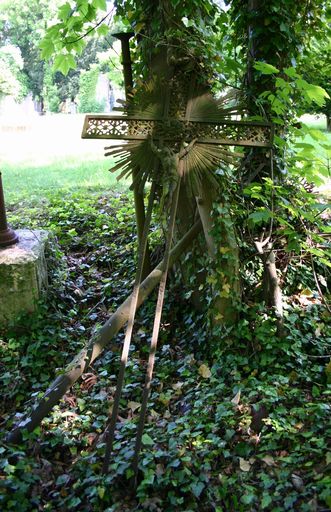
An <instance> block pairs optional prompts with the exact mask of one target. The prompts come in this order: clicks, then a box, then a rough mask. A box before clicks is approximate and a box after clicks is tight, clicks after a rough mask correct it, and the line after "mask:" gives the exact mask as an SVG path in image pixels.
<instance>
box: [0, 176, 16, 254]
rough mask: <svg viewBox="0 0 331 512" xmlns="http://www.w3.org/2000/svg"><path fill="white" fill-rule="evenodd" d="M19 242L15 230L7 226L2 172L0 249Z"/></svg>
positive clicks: (0, 188) (0, 178)
mask: <svg viewBox="0 0 331 512" xmlns="http://www.w3.org/2000/svg"><path fill="white" fill-rule="evenodd" d="M16 242H18V236H17V234H16V233H15V231H14V230H12V229H10V228H9V227H8V224H7V215H6V207H5V198H4V194H3V187H2V177H1V172H0V247H7V246H8V245H13V244H16Z"/></svg>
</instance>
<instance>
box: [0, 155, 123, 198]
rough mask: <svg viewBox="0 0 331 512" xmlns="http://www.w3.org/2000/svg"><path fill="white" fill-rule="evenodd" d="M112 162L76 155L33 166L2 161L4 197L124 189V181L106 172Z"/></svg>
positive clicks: (27, 196) (29, 196)
mask: <svg viewBox="0 0 331 512" xmlns="http://www.w3.org/2000/svg"><path fill="white" fill-rule="evenodd" d="M112 163H113V161H112V160H111V159H109V158H108V159H106V158H104V159H102V160H101V159H100V160H85V159H79V158H78V157H77V156H76V157H67V158H65V159H61V160H58V161H53V162H51V163H50V164H43V165H35V166H33V165H31V163H30V162H29V163H26V164H25V163H24V162H20V163H19V164H10V163H5V164H3V165H2V176H3V184H4V188H5V191H6V198H7V200H8V201H15V200H16V199H21V198H33V197H39V196H40V197H42V196H43V195H47V193H49V192H52V191H56V190H63V191H64V192H65V191H69V190H70V191H74V190H78V189H79V190H82V189H86V191H91V190H104V191H114V190H125V189H126V188H127V187H128V183H127V182H123V181H121V182H118V181H117V180H116V176H115V175H114V174H113V173H111V172H110V171H109V168H110V167H111V165H112Z"/></svg>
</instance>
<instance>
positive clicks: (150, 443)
mask: <svg viewBox="0 0 331 512" xmlns="http://www.w3.org/2000/svg"><path fill="white" fill-rule="evenodd" d="M142 443H143V444H145V445H146V446H153V444H154V441H153V439H152V438H151V437H150V436H149V435H148V434H144V435H143V436H142Z"/></svg>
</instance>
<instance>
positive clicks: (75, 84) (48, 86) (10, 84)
mask: <svg viewBox="0 0 331 512" xmlns="http://www.w3.org/2000/svg"><path fill="white" fill-rule="evenodd" d="M60 5H61V1H60V0H52V1H51V2H48V1H40V2H39V1H37V0H33V1H32V2H30V3H29V5H27V3H26V2H24V1H23V0H14V1H4V2H1V5H0V49H2V50H1V57H0V62H1V63H3V64H1V73H0V79H1V80H2V86H1V88H2V94H3V95H10V96H12V97H14V98H15V99H17V100H20V99H22V98H23V97H24V96H26V95H27V94H28V93H31V94H32V97H33V99H34V100H37V101H39V102H40V104H41V106H42V108H45V109H46V110H49V111H51V112H58V111H59V108H60V104H61V103H63V102H64V101H66V100H71V99H72V98H76V97H77V96H78V92H79V77H80V72H81V71H88V70H89V69H90V66H91V65H94V66H96V67H97V68H98V70H99V72H103V73H106V74H107V73H110V72H111V75H112V76H111V79H112V80H113V82H114V84H116V85H118V84H119V85H121V73H120V70H119V69H118V70H117V69H116V67H117V66H118V67H119V59H118V56H117V55H116V54H114V53H113V54H111V55H109V59H108V62H107V63H105V58H104V53H105V52H107V51H109V49H110V47H111V45H112V42H113V38H111V37H107V38H105V37H103V36H102V35H100V34H99V37H98V38H93V39H90V40H89V41H88V42H87V44H86V46H85V48H84V53H83V54H81V55H80V56H79V57H78V58H77V62H76V63H75V64H74V66H73V67H74V69H71V70H70V72H69V73H67V74H66V76H65V75H64V74H63V73H61V72H59V71H56V70H54V68H53V60H54V57H52V58H51V59H47V60H44V61H43V60H42V59H41V49H40V43H41V41H42V40H43V38H44V37H45V34H46V28H47V26H48V25H50V24H51V23H53V21H54V19H56V13H57V10H58V8H59V7H60ZM108 32H109V30H108V28H107V31H106V32H105V31H104V34H106V35H107V34H108ZM9 55H11V57H9ZM99 55H100V58H101V60H100V59H99ZM111 70H112V71H111ZM62 71H63V69H62ZM94 93H95V91H94V90H91V91H90V92H89V94H90V95H92V96H93V94H94ZM93 101H94V102H95V98H94V96H93ZM91 106H92V105H90V107H91ZM92 110H93V109H92ZM84 111H86V110H84Z"/></svg>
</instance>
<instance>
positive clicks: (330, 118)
mask: <svg viewBox="0 0 331 512" xmlns="http://www.w3.org/2000/svg"><path fill="white" fill-rule="evenodd" d="M326 129H327V131H328V132H331V114H327V115H326Z"/></svg>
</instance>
